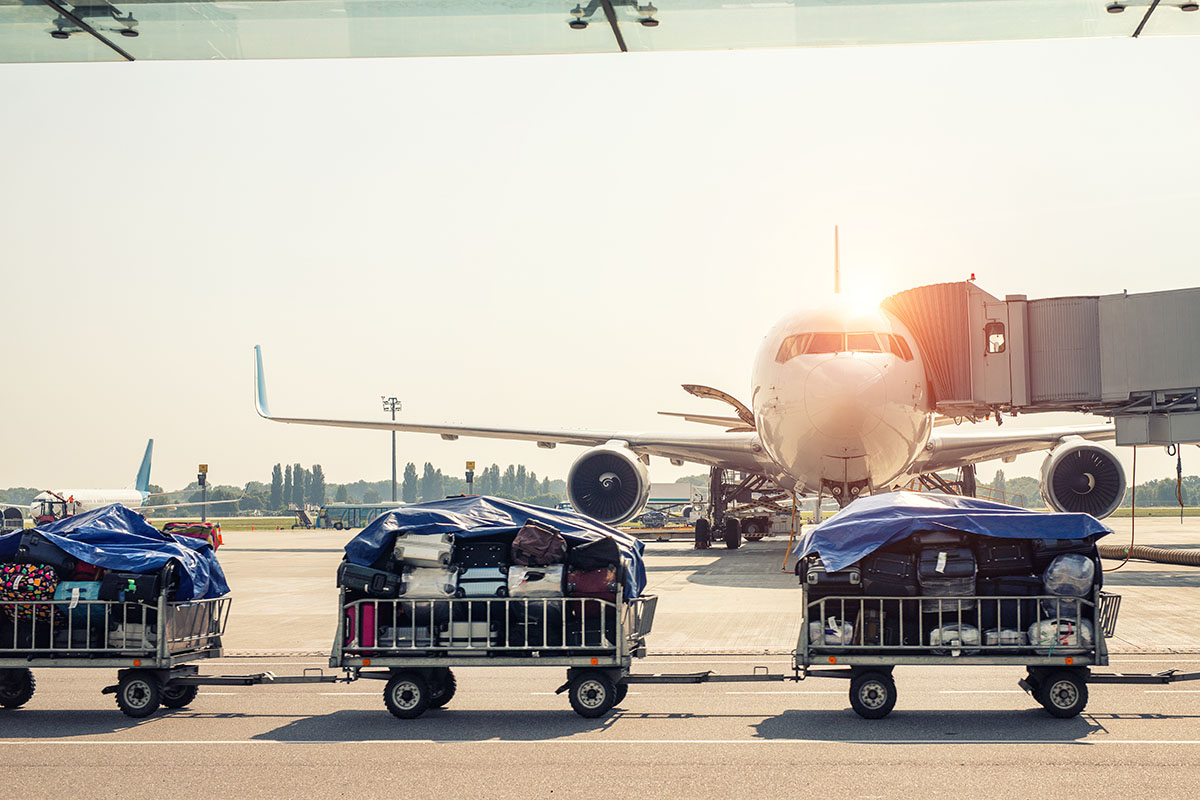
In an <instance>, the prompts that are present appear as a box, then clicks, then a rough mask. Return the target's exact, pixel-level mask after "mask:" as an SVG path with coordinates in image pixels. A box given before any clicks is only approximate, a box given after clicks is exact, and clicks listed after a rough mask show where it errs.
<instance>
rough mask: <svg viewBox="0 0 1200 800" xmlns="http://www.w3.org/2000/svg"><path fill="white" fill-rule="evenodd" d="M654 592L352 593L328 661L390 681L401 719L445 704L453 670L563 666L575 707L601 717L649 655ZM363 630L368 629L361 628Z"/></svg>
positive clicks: (342, 603) (389, 700)
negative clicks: (355, 596) (437, 596)
mask: <svg viewBox="0 0 1200 800" xmlns="http://www.w3.org/2000/svg"><path fill="white" fill-rule="evenodd" d="M656 604H657V598H656V597H653V596H645V597H637V598H634V599H633V600H624V599H622V598H621V597H620V594H619V593H618V596H617V600H616V601H615V602H610V601H608V600H601V599H597V598H591V597H540V598H522V597H496V598H494V599H493V598H487V599H480V598H451V599H444V600H417V599H396V600H391V599H387V600H384V599H367V600H350V599H348V598H347V596H346V592H345V590H343V591H342V593H341V597H340V599H339V611H340V612H341V619H342V624H340V625H339V626H338V633H337V636H336V639H335V641H334V645H333V652H332V653H331V655H330V661H329V665H330V667H333V668H339V669H342V670H344V671H345V672H346V676H347V679H349V680H356V679H359V678H371V679H376V680H383V681H387V685H386V687H385V688H384V691H383V699H384V703H385V704H386V706H387V708H388V710H389V711H391V713H392V714H394V715H395V716H396V717H399V718H401V719H411V718H413V717H418V716H420V715H421V714H422V713H424V712H425V711H426V710H427V709H429V708H437V707H441V706H443V705H445V704H446V703H448V702H449V701H450V698H451V697H453V695H454V691H455V688H456V681H455V676H454V673H453V671H452V669H453V668H454V667H466V666H507V667H548V666H559V667H566V669H567V680H566V683H564V684H563V685H562V686H561V687H559V689H558V692H559V693H562V692H567V694H568V697H569V699H570V702H571V707H572V708H573V709H574V710H575V711H576V713H578V714H580V715H581V716H584V717H599V716H602V715H604V714H605V713H607V712H608V711H609V710H610V709H611V708H612V707H613V706H614V705H615V704H617V703H619V702H621V700H622V699H623V698H624V697H625V692H626V689H627V678H628V676H629V668H630V665H631V664H632V660H633V659H634V658H641V657H643V656H644V655H645V653H646V643H645V640H646V636H647V635H648V634H649V633H650V628H651V626H652V625H653V624H654V610H655V606H656ZM364 634H365V635H364Z"/></svg>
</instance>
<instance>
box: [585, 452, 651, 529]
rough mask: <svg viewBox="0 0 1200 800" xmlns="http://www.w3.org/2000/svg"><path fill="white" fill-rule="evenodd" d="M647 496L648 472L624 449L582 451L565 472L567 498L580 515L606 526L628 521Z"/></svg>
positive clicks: (648, 487)
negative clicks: (568, 470)
mask: <svg viewBox="0 0 1200 800" xmlns="http://www.w3.org/2000/svg"><path fill="white" fill-rule="evenodd" d="M649 497H650V473H649V472H648V471H647V470H646V466H645V465H644V464H643V463H642V462H641V461H639V460H638V457H637V455H636V454H635V453H634V452H633V451H632V450H630V449H629V448H628V447H624V446H621V445H619V444H613V443H609V444H604V445H600V446H599V447H593V448H592V449H590V450H587V451H586V452H584V454H583V455H581V456H580V457H579V458H578V459H577V460H576V461H575V463H574V464H572V465H571V471H570V472H568V473H567V499H568V500H570V501H571V505H572V506H573V507H574V508H575V510H576V511H578V512H580V513H581V514H587V515H588V516H589V517H591V518H592V519H595V520H599V521H600V522H605V523H608V524H609V525H617V524H619V523H622V522H625V521H626V520H629V519H632V518H633V517H634V515H635V514H637V513H638V512H639V511H641V510H642V506H644V505H646V500H647V499H648V498H649Z"/></svg>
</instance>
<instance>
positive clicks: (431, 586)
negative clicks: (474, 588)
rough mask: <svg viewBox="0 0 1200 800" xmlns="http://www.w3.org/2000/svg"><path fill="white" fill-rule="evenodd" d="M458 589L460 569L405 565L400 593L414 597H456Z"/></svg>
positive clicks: (406, 596)
mask: <svg viewBox="0 0 1200 800" xmlns="http://www.w3.org/2000/svg"><path fill="white" fill-rule="evenodd" d="M457 590H458V570H456V569H441V568H439V567H405V568H404V579H403V582H402V583H401V591H400V595H401V596H402V597H404V598H406V599H412V598H429V599H432V598H447V597H454V594H455V592H456V591H457Z"/></svg>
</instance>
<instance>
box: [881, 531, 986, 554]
mask: <svg viewBox="0 0 1200 800" xmlns="http://www.w3.org/2000/svg"><path fill="white" fill-rule="evenodd" d="M970 541H971V534H969V533H966V532H964V531H940V530H939V531H917V532H916V533H913V534H910V535H909V537H908V538H907V539H905V540H904V542H903V543H904V544H905V545H907V546H908V549H909V550H910V552H914V553H919V552H921V551H922V550H924V549H926V548H928V547H966V546H967V545H968V544H969V543H970ZM894 547H896V545H892V546H891V547H890V548H889V549H891V548H894Z"/></svg>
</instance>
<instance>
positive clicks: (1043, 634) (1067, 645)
mask: <svg viewBox="0 0 1200 800" xmlns="http://www.w3.org/2000/svg"><path fill="white" fill-rule="evenodd" d="M1095 641H1096V635H1095V631H1094V629H1093V628H1092V623H1091V622H1089V621H1088V620H1086V619H1083V620H1079V621H1078V624H1076V620H1073V619H1045V620H1042V621H1041V622H1035V623H1033V624H1032V625H1030V626H1029V643H1030V644H1031V645H1033V646H1034V647H1036V648H1038V649H1037V652H1038V654H1039V655H1043V656H1046V655H1051V654H1054V655H1058V654H1060V653H1062V654H1069V653H1082V652H1083V651H1085V650H1089V649H1091V647H1092V646H1093V644H1094V643H1095Z"/></svg>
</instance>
